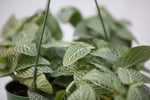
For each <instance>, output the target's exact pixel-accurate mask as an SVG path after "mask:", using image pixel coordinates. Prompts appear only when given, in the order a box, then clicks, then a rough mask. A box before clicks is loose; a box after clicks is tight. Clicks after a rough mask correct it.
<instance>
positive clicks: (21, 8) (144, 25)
mask: <svg viewBox="0 0 150 100" xmlns="http://www.w3.org/2000/svg"><path fill="white" fill-rule="evenodd" d="M51 1H52V2H51V7H50V9H51V12H52V13H53V14H55V15H56V14H57V12H58V11H59V9H60V8H62V7H64V6H68V5H72V6H75V7H77V8H78V9H79V10H80V11H81V12H82V13H83V16H84V17H88V16H91V15H94V14H96V8H95V4H94V0H51ZM98 1H99V3H100V1H101V4H103V5H104V6H105V7H106V8H107V9H108V10H109V11H110V12H111V13H112V14H113V15H114V16H115V17H116V18H119V19H120V18H127V19H129V20H130V21H131V22H132V27H131V31H132V32H133V34H134V35H135V37H136V38H137V40H138V41H139V43H140V45H150V39H149V38H150V0H98ZM45 5H46V0H0V31H1V29H2V27H3V25H4V23H5V22H6V20H7V19H8V18H9V17H10V15H11V14H15V15H16V17H17V18H22V17H24V16H31V15H32V14H34V12H35V11H37V10H38V9H44V8H45ZM61 27H62V28H63V29H62V30H63V32H64V35H65V37H64V40H66V41H71V40H72V34H73V28H72V27H71V26H70V25H69V24H66V25H63V24H61ZM134 45H137V44H135V43H134ZM146 66H147V67H150V63H147V64H146ZM10 80H11V78H10V77H3V78H0V100H7V99H6V93H5V90H4V87H5V84H6V83H7V82H8V81H10Z"/></svg>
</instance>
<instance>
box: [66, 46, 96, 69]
mask: <svg viewBox="0 0 150 100" xmlns="http://www.w3.org/2000/svg"><path fill="white" fill-rule="evenodd" d="M93 48H94V47H93V46H91V45H89V44H86V43H85V45H84V43H75V45H72V46H71V47H69V48H68V50H67V51H66V53H65V55H64V59H63V65H64V66H69V65H71V64H73V63H74V62H76V61H77V60H79V59H81V58H82V57H84V56H86V55H87V54H88V53H90V51H91V49H93Z"/></svg>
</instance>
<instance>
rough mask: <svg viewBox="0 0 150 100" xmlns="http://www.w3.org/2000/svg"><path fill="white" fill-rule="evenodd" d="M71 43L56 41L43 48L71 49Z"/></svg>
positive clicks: (44, 45)
mask: <svg viewBox="0 0 150 100" xmlns="http://www.w3.org/2000/svg"><path fill="white" fill-rule="evenodd" d="M69 46H70V43H69V42H64V41H54V42H49V43H47V44H43V45H42V47H43V48H46V49H47V48H53V47H57V48H63V47H69Z"/></svg>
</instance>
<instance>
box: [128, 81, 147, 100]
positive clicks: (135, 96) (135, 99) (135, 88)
mask: <svg viewBox="0 0 150 100" xmlns="http://www.w3.org/2000/svg"><path fill="white" fill-rule="evenodd" d="M143 99H144V100H149V96H148V93H147V92H146V91H144V89H143V84H140V83H139V84H134V85H132V86H131V87H130V88H129V91H128V94H127V100H143Z"/></svg>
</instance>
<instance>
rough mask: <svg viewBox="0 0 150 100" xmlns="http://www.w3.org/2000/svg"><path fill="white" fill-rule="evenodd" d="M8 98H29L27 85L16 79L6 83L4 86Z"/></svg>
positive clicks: (16, 99)
mask: <svg viewBox="0 0 150 100" xmlns="http://www.w3.org/2000/svg"><path fill="white" fill-rule="evenodd" d="M5 89H6V92H7V99H8V100H29V97H27V87H26V86H24V85H22V84H20V83H19V82H17V81H12V82H10V83H8V84H7V85H6V87H5Z"/></svg>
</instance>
